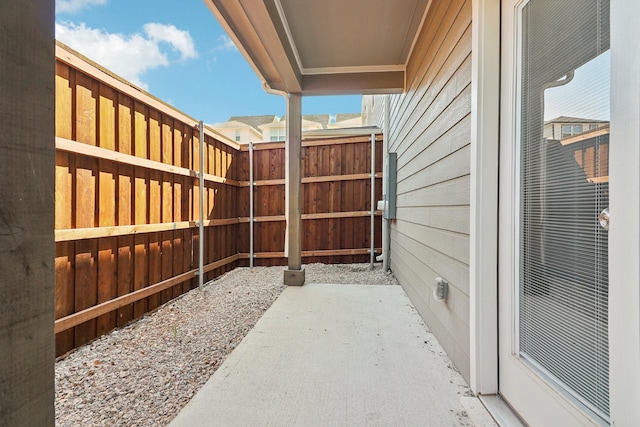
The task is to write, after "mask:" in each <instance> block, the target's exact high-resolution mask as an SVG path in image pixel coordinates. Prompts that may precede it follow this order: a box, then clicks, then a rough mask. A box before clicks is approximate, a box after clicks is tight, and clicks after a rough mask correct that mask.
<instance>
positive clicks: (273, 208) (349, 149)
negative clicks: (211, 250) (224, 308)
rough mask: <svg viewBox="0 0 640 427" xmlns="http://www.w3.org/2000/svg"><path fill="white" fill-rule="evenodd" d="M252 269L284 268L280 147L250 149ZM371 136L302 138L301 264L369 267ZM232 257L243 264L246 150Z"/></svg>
mask: <svg viewBox="0 0 640 427" xmlns="http://www.w3.org/2000/svg"><path fill="white" fill-rule="evenodd" d="M374 138H375V140H376V141H377V142H378V143H377V144H376V145H375V166H376V167H375V189H374V191H375V192H374V195H375V197H374V198H375V200H379V199H380V198H381V195H382V180H381V178H382V172H381V171H382V138H381V135H376V136H374ZM253 155H254V161H253V164H254V180H255V183H254V211H253V212H254V215H255V219H254V231H253V236H254V252H255V265H284V264H286V258H284V237H285V215H284V214H285V196H284V194H285V180H284V173H285V171H284V143H283V142H277V143H264V144H255V145H254V150H253ZM371 155H372V153H371V137H370V136H368V135H367V136H356V137H342V138H332V139H328V138H323V139H313V140H312V139H306V140H304V141H303V142H302V220H303V222H302V228H303V230H302V260H303V263H312V262H324V263H334V264H335V263H351V262H369V258H370V255H369V254H370V249H369V248H370V246H371V239H370V229H371V226H370V222H371V221H370V214H371ZM239 164H240V165H241V166H240V170H239V174H240V175H239V177H240V182H241V188H240V193H239V199H240V200H241V204H240V211H239V213H240V216H241V218H240V221H241V226H240V233H239V250H240V252H241V255H242V257H241V259H243V261H241V265H248V261H246V260H245V259H246V258H248V256H249V252H250V248H249V236H250V233H249V225H248V223H249V204H248V201H249V182H248V180H249V168H248V164H249V148H248V147H247V146H243V147H242V148H241V153H240V159H239ZM374 214H375V222H374V224H375V227H374V230H375V231H376V233H375V239H374V247H375V248H378V251H379V250H380V249H379V248H380V247H381V246H382V243H381V227H382V223H381V216H380V212H377V211H374Z"/></svg>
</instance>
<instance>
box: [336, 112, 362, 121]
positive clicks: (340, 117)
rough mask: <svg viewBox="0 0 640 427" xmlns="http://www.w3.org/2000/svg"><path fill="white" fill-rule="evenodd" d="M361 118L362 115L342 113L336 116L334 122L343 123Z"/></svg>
mask: <svg viewBox="0 0 640 427" xmlns="http://www.w3.org/2000/svg"><path fill="white" fill-rule="evenodd" d="M359 117H362V113H342V114H336V122H343V121H345V120H351V119H357V118H359Z"/></svg>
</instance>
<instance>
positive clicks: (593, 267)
mask: <svg viewBox="0 0 640 427" xmlns="http://www.w3.org/2000/svg"><path fill="white" fill-rule="evenodd" d="M521 37H522V38H521V58H522V60H521V67H520V70H521V72H520V118H521V125H520V130H519V147H518V148H519V149H518V151H519V167H520V171H519V181H520V182H519V193H520V194H519V218H518V228H519V231H518V241H519V243H518V248H517V250H518V257H519V260H518V286H519V292H518V298H519V301H518V307H519V314H518V317H519V319H518V321H519V327H518V334H519V341H518V343H519V352H520V355H521V357H522V358H524V359H525V360H527V361H528V362H529V363H530V364H531V365H532V366H533V367H534V368H535V369H536V370H538V371H539V372H540V374H541V375H543V376H544V377H545V378H546V379H547V380H548V381H549V382H551V383H552V384H553V385H555V386H556V387H558V388H559V389H560V390H561V391H562V392H563V393H565V394H567V395H568V396H570V398H572V399H574V401H576V402H577V403H578V404H579V405H581V406H583V407H584V408H586V409H587V410H588V411H590V412H591V413H592V414H594V415H595V416H596V417H599V418H601V419H602V420H605V421H607V420H608V415H609V349H608V305H607V304H608V286H609V283H608V262H607V245H608V241H607V231H606V230H604V229H603V228H602V227H601V225H600V224H599V222H598V216H599V214H600V212H601V211H602V210H604V209H605V208H607V207H608V204H609V183H608V174H609V171H608V148H609V132H608V129H609V126H608V124H609V122H608V120H609V92H608V90H609V78H608V75H609V74H608V73H609V69H608V52H607V51H608V49H609V3H608V1H604V0H563V1H560V2H550V1H547V0H530V1H529V2H528V3H527V4H526V5H525V6H524V8H523V9H522V33H521ZM553 125H556V126H559V127H560V128H562V129H563V132H562V135H561V137H560V139H553V137H549V136H547V137H545V136H544V135H551V132H550V131H549V132H546V131H545V130H546V128H547V127H549V126H553ZM565 129H567V130H568V129H571V132H565ZM556 138H557V132H556Z"/></svg>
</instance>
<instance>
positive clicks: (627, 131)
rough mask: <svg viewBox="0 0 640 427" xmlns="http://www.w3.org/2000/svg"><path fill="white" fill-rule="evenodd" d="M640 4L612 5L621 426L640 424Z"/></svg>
mask: <svg viewBox="0 0 640 427" xmlns="http://www.w3.org/2000/svg"><path fill="white" fill-rule="evenodd" d="M639 23H640V2H638V1H637V0H611V136H610V138H611V141H612V142H611V143H610V148H609V169H610V173H609V182H610V184H611V186H610V190H609V200H610V205H609V210H610V212H611V214H612V221H611V226H610V227H609V283H610V285H609V365H610V369H609V388H610V392H609V398H610V406H611V420H612V423H615V424H616V425H619V426H625V425H636V424H637V423H638V420H640V405H639V404H638V402H640V265H639V264H640V263H639V260H640V171H639V170H640V167H639V165H640V148H639V145H640V28H639V27H640V25H639Z"/></svg>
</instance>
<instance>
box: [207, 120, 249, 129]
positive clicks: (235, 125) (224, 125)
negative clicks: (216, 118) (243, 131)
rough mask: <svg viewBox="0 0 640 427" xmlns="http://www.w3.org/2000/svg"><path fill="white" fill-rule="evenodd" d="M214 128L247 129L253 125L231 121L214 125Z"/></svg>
mask: <svg viewBox="0 0 640 427" xmlns="http://www.w3.org/2000/svg"><path fill="white" fill-rule="evenodd" d="M211 126H212V127H216V128H246V127H251V125H248V124H247V123H244V122H240V121H238V120H229V121H228V122H224V123H216V124H214V125H211Z"/></svg>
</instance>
